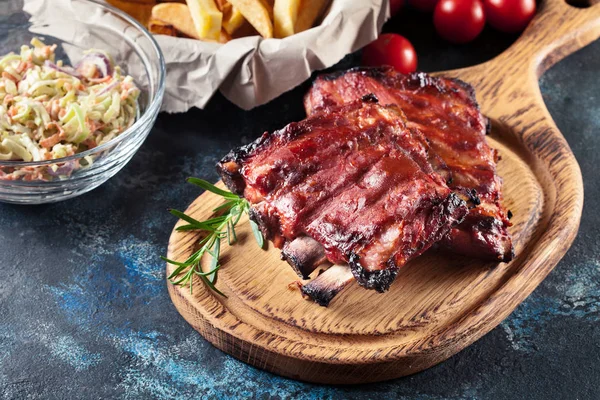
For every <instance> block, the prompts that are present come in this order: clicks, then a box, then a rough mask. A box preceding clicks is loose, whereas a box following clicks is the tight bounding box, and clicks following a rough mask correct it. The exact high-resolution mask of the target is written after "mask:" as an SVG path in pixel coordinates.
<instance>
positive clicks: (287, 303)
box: [167, 0, 600, 384]
mask: <svg viewBox="0 0 600 400" xmlns="http://www.w3.org/2000/svg"><path fill="white" fill-rule="evenodd" d="M599 36H600V5H595V6H592V7H589V8H586V9H579V8H573V7H571V6H568V5H567V4H566V3H564V2H563V1H562V0H547V1H543V2H542V3H541V4H540V7H539V11H538V14H537V15H536V17H535V19H534V21H533V22H532V23H531V25H530V26H529V27H528V28H527V30H526V31H525V32H524V34H523V35H522V36H521V38H520V39H519V40H518V41H517V42H516V43H515V44H514V45H513V46H512V47H511V48H509V49H508V50H507V51H506V52H504V53H503V54H501V55H500V56H498V57H497V58H495V59H493V60H491V61H489V62H487V63H484V64H481V65H478V66H474V67H470V68H466V69H461V70H454V71H447V72H442V73H439V74H440V75H443V76H453V77H459V78H461V79H463V80H465V81H467V82H469V83H471V84H472V85H473V86H474V87H475V88H476V90H477V97H478V100H479V102H480V104H481V107H482V111H483V112H484V114H485V115H487V116H488V117H490V118H491V119H492V121H493V129H492V134H491V135H490V136H489V138H488V139H489V143H490V145H491V146H492V147H494V148H496V149H498V150H499V153H500V155H501V157H502V159H501V161H500V162H499V164H498V172H499V174H500V176H501V177H502V178H503V179H504V196H505V202H506V206H507V207H508V208H509V209H511V210H512V212H513V214H514V218H513V220H512V221H513V223H514V225H513V227H512V228H511V229H510V231H511V233H512V235H513V237H514V243H515V250H516V253H517V257H516V258H515V259H514V260H513V261H512V262H511V263H508V264H505V263H501V264H497V265H496V264H491V263H482V262H480V261H477V260H471V259H468V258H465V257H461V256H457V255H453V254H449V253H443V252H437V251H429V252H427V253H426V254H425V255H423V256H422V257H419V258H418V259H416V260H414V261H412V262H411V263H409V264H408V265H407V266H406V267H404V268H403V269H402V270H401V272H400V273H399V275H398V277H397V279H396V281H395V282H394V284H393V285H392V287H391V289H390V291H389V292H386V293H385V294H379V293H376V292H374V291H368V290H365V289H362V288H360V287H358V285H357V284H356V283H353V284H352V285H351V286H350V287H349V288H347V289H345V290H344V291H343V292H342V293H341V294H340V295H339V296H338V297H336V298H335V299H334V300H333V301H332V303H331V304H330V306H329V308H323V307H320V306H318V305H316V304H315V303H312V302H310V301H307V300H304V299H303V298H302V297H301V296H300V294H299V293H298V290H297V289H296V290H294V289H293V285H291V288H290V285H289V284H290V283H292V282H294V281H296V280H297V279H298V278H297V276H296V275H295V274H294V272H293V271H292V270H291V268H290V267H289V266H288V265H287V264H286V263H285V262H284V261H281V260H280V258H279V250H277V249H275V248H273V247H272V246H271V247H269V248H268V249H267V250H261V249H259V248H258V247H257V246H256V244H255V243H254V239H253V238H252V234H251V231H250V228H249V224H248V221H247V219H243V220H242V221H241V222H240V225H239V229H238V231H239V234H238V237H239V239H240V243H238V244H236V245H235V246H232V247H228V246H222V257H223V268H222V269H221V272H220V275H219V282H218V284H217V286H218V288H219V289H220V290H221V291H223V292H224V293H225V294H226V295H227V296H228V297H227V298H223V297H220V296H218V295H216V294H214V293H213V292H211V291H210V290H209V289H208V288H205V287H203V286H202V283H201V282H200V281H197V282H195V287H196V290H195V292H194V293H193V295H192V294H190V292H189V290H188V289H187V288H182V287H176V286H172V285H170V284H168V288H169V293H170V295H171V298H172V300H173V302H174V304H175V306H176V307H177V309H178V310H179V312H180V313H181V314H182V315H183V317H184V318H185V319H186V320H187V321H188V322H189V323H190V324H191V325H192V326H193V327H194V328H195V329H196V330H198V331H199V332H200V333H201V334H202V335H203V336H204V337H205V338H206V339H207V340H209V341H210V342H211V343H213V344H214V345H215V346H216V347H218V348H219V349H221V350H223V351H225V352H227V353H229V354H231V355H232V356H234V357H236V358H238V359H240V360H242V361H245V362H247V363H250V364H252V365H254V366H256V367H258V368H262V369H266V370H268V371H271V372H274V373H277V374H281V375H284V376H288V377H291V378H295V379H299V380H304V381H310V382H320V383H341V384H355V383H364V382H374V381H381V380H386V379H391V378H395V377H399V376H403V375H408V374H412V373H415V372H418V371H421V370H423V369H425V368H428V367H430V366H432V365H435V364H436V363H439V362H440V361H443V360H445V359H447V358H448V357H450V356H451V355H453V354H455V353H457V352H458V351H460V350H461V349H463V348H465V347H466V346H468V345H469V344H471V343H473V342H474V341H475V340H477V339H479V338H480V337H481V336H483V335H484V334H486V333H487V332H489V331H490V330H491V329H493V328H494V327H495V326H496V325H498V324H499V323H500V322H501V321H502V320H503V319H504V318H506V317H507V316H508V315H509V314H510V313H511V312H512V311H513V310H514V308H515V307H516V306H517V305H518V304H519V303H520V302H522V301H523V300H524V299H525V298H526V297H527V296H528V295H529V294H530V293H531V292H532V291H533V290H534V289H535V288H536V286H537V285H538V284H539V283H540V282H541V281H542V280H543V279H544V278H545V277H546V275H547V274H548V273H549V272H550V271H551V270H552V269H553V268H554V266H555V265H556V264H557V263H558V261H559V260H560V259H561V257H562V256H563V255H564V253H565V252H566V251H567V249H568V248H569V246H570V245H571V243H572V241H573V239H574V238H575V235H576V233H577V229H578V226H579V220H580V218H581V210H582V206H583V184H582V178H581V173H580V171H579V166H578V164H577V162H576V160H575V158H574V156H573V154H572V153H571V150H570V149H569V146H568V144H567V143H566V141H565V140H564V138H563V137H562V135H561V134H560V132H559V131H558V129H557V128H556V126H555V124H554V122H553V121H552V118H551V117H550V115H549V113H548V111H547V110H546V108H545V106H544V103H543V100H542V97H541V94H540V92H539V87H538V83H537V81H538V78H539V76H540V75H541V74H542V73H543V71H545V70H546V69H547V68H549V67H550V66H551V65H552V64H553V63H555V62H557V61H558V60H560V59H561V58H562V57H564V56H566V55H567V54H569V53H571V52H573V51H575V50H577V49H579V48H581V47H583V46H584V45H586V44H588V43H589V42H591V41H593V40H595V39H596V38H598V37H599ZM573 79H576V71H573ZM221 201H222V200H221V199H220V198H218V197H217V196H214V195H212V194H211V193H205V194H203V195H202V196H200V197H199V198H198V199H196V200H195V201H194V202H193V203H192V205H190V207H189V208H188V210H187V213H188V214H189V215H191V216H193V217H194V218H196V219H200V220H201V219H206V218H208V217H209V216H210V215H211V210H212V209H213V208H214V207H216V206H217V205H219V204H220V203H221ZM180 223H181V222H180ZM180 223H179V224H180ZM199 238H200V235H199V234H198V233H196V232H176V231H173V233H172V235H171V238H170V241H169V249H168V257H169V258H172V259H175V260H183V259H185V258H186V257H187V256H189V255H190V254H191V253H192V252H193V251H194V250H195V249H196V244H197V242H198V239H199ZM172 270H173V268H172V266H171V265H167V274H170V272H171V271H172Z"/></svg>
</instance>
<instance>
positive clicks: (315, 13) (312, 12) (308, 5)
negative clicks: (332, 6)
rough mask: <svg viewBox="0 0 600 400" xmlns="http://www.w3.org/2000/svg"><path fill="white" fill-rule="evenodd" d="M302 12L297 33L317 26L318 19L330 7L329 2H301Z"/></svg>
mask: <svg viewBox="0 0 600 400" xmlns="http://www.w3.org/2000/svg"><path fill="white" fill-rule="evenodd" d="M301 1H302V2H301V4H300V11H299V12H298V19H297V20H296V26H295V28H294V31H295V32H296V33H298V32H302V31H305V30H307V29H310V28H312V27H313V26H314V25H315V22H316V21H317V19H319V18H320V17H321V15H323V12H325V9H326V8H327V6H328V5H329V0H301Z"/></svg>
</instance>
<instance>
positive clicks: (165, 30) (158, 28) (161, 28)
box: [148, 18, 178, 36]
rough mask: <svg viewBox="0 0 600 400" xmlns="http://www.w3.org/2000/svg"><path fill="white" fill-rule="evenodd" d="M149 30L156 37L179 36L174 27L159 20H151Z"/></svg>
mask: <svg viewBox="0 0 600 400" xmlns="http://www.w3.org/2000/svg"><path fill="white" fill-rule="evenodd" d="M148 30H149V31H150V32H151V33H154V34H156V35H167V36H178V32H177V29H175V27H174V26H173V25H171V24H167V23H166V22H163V21H159V20H157V19H152V18H151V19H150V22H148Z"/></svg>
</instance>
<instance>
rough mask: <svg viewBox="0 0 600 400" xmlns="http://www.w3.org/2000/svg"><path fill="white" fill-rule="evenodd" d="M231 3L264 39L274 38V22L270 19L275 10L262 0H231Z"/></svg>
mask: <svg viewBox="0 0 600 400" xmlns="http://www.w3.org/2000/svg"><path fill="white" fill-rule="evenodd" d="M229 2H230V3H231V5H232V6H234V7H235V8H237V9H238V10H239V11H240V12H241V13H242V15H243V16H244V18H246V20H247V21H248V22H249V23H250V24H251V25H252V26H253V27H254V28H256V30H257V31H258V33H260V34H261V36H262V37H264V38H272V37H273V22H271V18H270V15H272V14H273V9H272V8H270V6H269V5H268V4H267V3H263V2H262V1H261V0H229Z"/></svg>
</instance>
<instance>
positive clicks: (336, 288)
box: [302, 264, 354, 307]
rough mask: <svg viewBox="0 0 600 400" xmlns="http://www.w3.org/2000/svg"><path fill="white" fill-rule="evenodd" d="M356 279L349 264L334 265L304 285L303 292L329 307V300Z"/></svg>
mask: <svg viewBox="0 0 600 400" xmlns="http://www.w3.org/2000/svg"><path fill="white" fill-rule="evenodd" d="M353 280H354V275H352V271H350V267H349V266H348V265H337V264H336V265H333V266H331V267H330V268H329V269H328V270H327V271H325V272H323V273H322V274H321V275H319V276H318V277H316V278H315V279H313V280H312V281H310V282H309V283H307V284H306V285H304V286H303V287H302V293H303V294H305V295H306V296H308V297H310V298H311V299H312V300H314V301H315V302H316V303H318V304H319V305H321V306H323V307H327V306H328V305H329V302H330V301H331V300H332V299H333V298H334V297H335V296H336V295H337V294H338V293H339V292H341V291H342V289H344V288H345V287H346V286H348V284H349V283H350V282H352V281H353Z"/></svg>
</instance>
